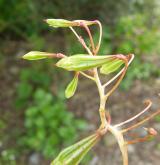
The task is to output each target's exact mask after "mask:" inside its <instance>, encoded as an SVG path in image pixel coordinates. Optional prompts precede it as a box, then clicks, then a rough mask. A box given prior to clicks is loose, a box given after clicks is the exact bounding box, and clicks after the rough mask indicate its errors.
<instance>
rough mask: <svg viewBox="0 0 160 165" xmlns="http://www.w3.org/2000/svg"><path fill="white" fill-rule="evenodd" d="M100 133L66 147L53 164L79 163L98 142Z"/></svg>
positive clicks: (69, 164) (76, 164) (72, 164)
mask: <svg viewBox="0 0 160 165" xmlns="http://www.w3.org/2000/svg"><path fill="white" fill-rule="evenodd" d="M99 139H100V135H99V134H93V135H91V136H89V137H87V138H85V139H83V140H81V141H79V142H77V143H76V144H74V145H72V146H70V147H68V148H66V149H64V150H63V151H61V152H60V154H59V155H58V156H57V158H56V159H55V160H54V161H53V162H52V163H51V165H78V164H79V163H80V161H81V160H82V159H83V157H84V156H85V155H86V154H87V152H88V151H89V150H90V149H91V148H92V147H93V146H94V145H95V144H96V143H97V142H98V140H99Z"/></svg>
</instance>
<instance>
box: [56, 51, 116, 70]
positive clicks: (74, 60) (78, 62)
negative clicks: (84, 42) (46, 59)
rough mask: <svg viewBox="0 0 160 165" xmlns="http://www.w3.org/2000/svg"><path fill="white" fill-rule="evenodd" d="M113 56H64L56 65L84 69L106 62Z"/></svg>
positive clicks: (69, 68)
mask: <svg viewBox="0 0 160 165" xmlns="http://www.w3.org/2000/svg"><path fill="white" fill-rule="evenodd" d="M113 57H114V56H90V55H85V54H79V55H73V56H70V57H65V58H63V59H61V60H60V61H58V63H57V64H56V66H58V67H61V68H64V69H66V70H69V71H84V70H89V69H92V68H95V67H99V66H101V65H103V64H105V63H106V64H107V63H108V62H110V61H111V60H112V59H113Z"/></svg>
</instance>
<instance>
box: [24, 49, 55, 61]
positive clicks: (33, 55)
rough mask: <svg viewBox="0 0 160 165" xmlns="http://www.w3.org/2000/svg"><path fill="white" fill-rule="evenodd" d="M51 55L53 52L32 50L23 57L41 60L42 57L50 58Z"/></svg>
mask: <svg viewBox="0 0 160 165" xmlns="http://www.w3.org/2000/svg"><path fill="white" fill-rule="evenodd" d="M51 56H52V53H47V52H39V51H31V52H29V53H27V54H25V55H24V56H23V57H22V58H23V59H25V60H41V59H45V58H49V57H51Z"/></svg>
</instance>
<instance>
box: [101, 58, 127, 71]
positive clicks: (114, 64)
mask: <svg viewBox="0 0 160 165" xmlns="http://www.w3.org/2000/svg"><path fill="white" fill-rule="evenodd" d="M123 63H124V61H122V60H120V59H114V60H112V61H110V62H108V63H107V64H104V65H102V67H101V68H100V73H102V74H110V73H112V72H115V71H116V70H118V69H119V68H120V66H122V65H123Z"/></svg>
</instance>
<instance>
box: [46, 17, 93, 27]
mask: <svg viewBox="0 0 160 165" xmlns="http://www.w3.org/2000/svg"><path fill="white" fill-rule="evenodd" d="M46 22H47V23H48V24H49V25H50V26H52V27H54V28H58V27H73V26H80V25H81V23H82V22H83V23H84V24H86V25H88V26H89V25H92V24H95V21H86V20H75V21H68V20H65V19H46Z"/></svg>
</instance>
